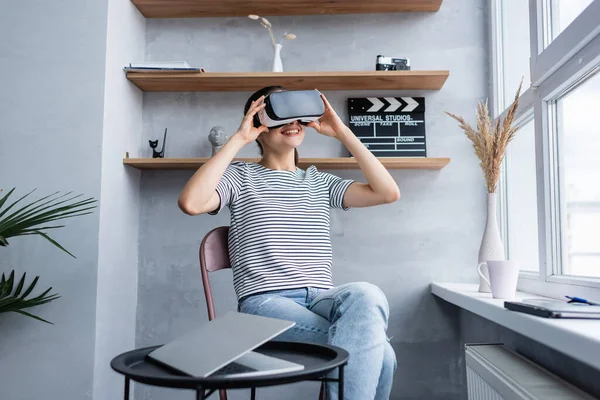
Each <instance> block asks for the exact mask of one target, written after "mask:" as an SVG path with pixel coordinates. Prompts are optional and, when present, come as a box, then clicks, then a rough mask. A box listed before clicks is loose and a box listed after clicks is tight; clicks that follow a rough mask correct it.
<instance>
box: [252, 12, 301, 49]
mask: <svg viewBox="0 0 600 400" xmlns="http://www.w3.org/2000/svg"><path fill="white" fill-rule="evenodd" d="M248 18H250V19H251V20H254V21H260V24H261V25H262V27H263V28H265V29H266V30H268V31H269V36H270V37H271V43H272V44H273V46H275V45H276V44H277V41H276V40H275V35H274V34H273V25H271V22H270V21H269V20H268V19H266V18H264V17H261V16H260V15H256V14H250V15H248ZM283 38H284V39H287V40H294V39H296V35H294V34H293V33H287V32H286V33H284V34H283Z"/></svg>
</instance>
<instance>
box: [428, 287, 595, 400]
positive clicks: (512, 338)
mask: <svg viewBox="0 0 600 400" xmlns="http://www.w3.org/2000/svg"><path fill="white" fill-rule="evenodd" d="M437 301H438V302H439V303H443V304H444V305H443V306H444V307H446V306H449V307H450V308H451V312H452V313H454V314H455V315H456V313H458V315H457V318H458V320H459V321H460V330H461V342H462V344H463V345H464V344H465V343H503V344H504V345H505V346H506V347H507V348H509V349H511V350H513V351H516V352H517V353H519V354H521V355H523V356H525V357H527V358H528V359H530V360H532V361H533V362H535V363H537V364H539V365H540V366H542V367H543V368H546V369H547V370H549V371H551V372H553V373H554V374H556V375H558V376H559V377H561V378H563V379H564V380H566V381H568V382H570V383H572V384H573V385H575V386H577V387H579V388H581V389H582V390H585V391H587V392H588V393H590V394H591V395H593V396H596V397H598V398H600V381H598V376H600V375H599V374H600V371H598V370H596V369H594V368H591V367H589V366H587V365H585V364H583V363H581V362H579V361H577V360H574V359H573V358H571V357H569V356H567V355H565V354H562V353H559V352H557V351H555V350H553V349H551V348H549V347H547V346H544V345H542V344H540V343H537V342H535V341H533V340H532V339H530V338H527V337H525V336H522V335H519V334H517V333H515V332H513V331H510V330H508V329H506V328H504V327H503V326H500V325H497V324H495V323H493V322H491V321H489V320H487V319H484V318H482V317H480V316H478V315H475V314H473V313H471V312H469V311H466V310H460V309H458V308H457V307H454V306H451V305H449V304H448V303H446V302H444V301H443V300H440V299H437ZM465 384H466V383H465Z"/></svg>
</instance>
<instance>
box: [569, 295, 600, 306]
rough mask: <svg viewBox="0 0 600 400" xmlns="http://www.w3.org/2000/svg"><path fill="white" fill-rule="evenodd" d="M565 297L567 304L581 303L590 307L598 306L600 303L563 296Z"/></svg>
mask: <svg viewBox="0 0 600 400" xmlns="http://www.w3.org/2000/svg"><path fill="white" fill-rule="evenodd" d="M565 297H566V298H567V299H569V300H570V301H569V303H583V304H589V305H590V306H600V303H597V302H595V301H589V300H586V299H582V298H581V297H574V296H565Z"/></svg>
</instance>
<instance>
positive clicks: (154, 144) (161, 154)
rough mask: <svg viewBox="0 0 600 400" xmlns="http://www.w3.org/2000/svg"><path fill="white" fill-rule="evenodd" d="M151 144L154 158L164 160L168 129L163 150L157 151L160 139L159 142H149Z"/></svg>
mask: <svg viewBox="0 0 600 400" xmlns="http://www.w3.org/2000/svg"><path fill="white" fill-rule="evenodd" d="M148 142H149V143H150V148H151V149H152V158H164V156H165V145H166V144H167V128H165V136H164V137H163V145H162V149H160V152H159V151H156V148H157V147H158V139H157V140H148Z"/></svg>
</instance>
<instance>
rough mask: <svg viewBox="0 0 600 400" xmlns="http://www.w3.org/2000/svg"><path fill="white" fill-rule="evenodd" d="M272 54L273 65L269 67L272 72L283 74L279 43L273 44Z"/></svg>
mask: <svg viewBox="0 0 600 400" xmlns="http://www.w3.org/2000/svg"><path fill="white" fill-rule="evenodd" d="M273 47H274V50H275V54H273V64H272V65H271V71H272V72H283V63H282V62H281V48H282V47H283V46H282V45H280V44H279V43H277V44H275V46H273Z"/></svg>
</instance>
